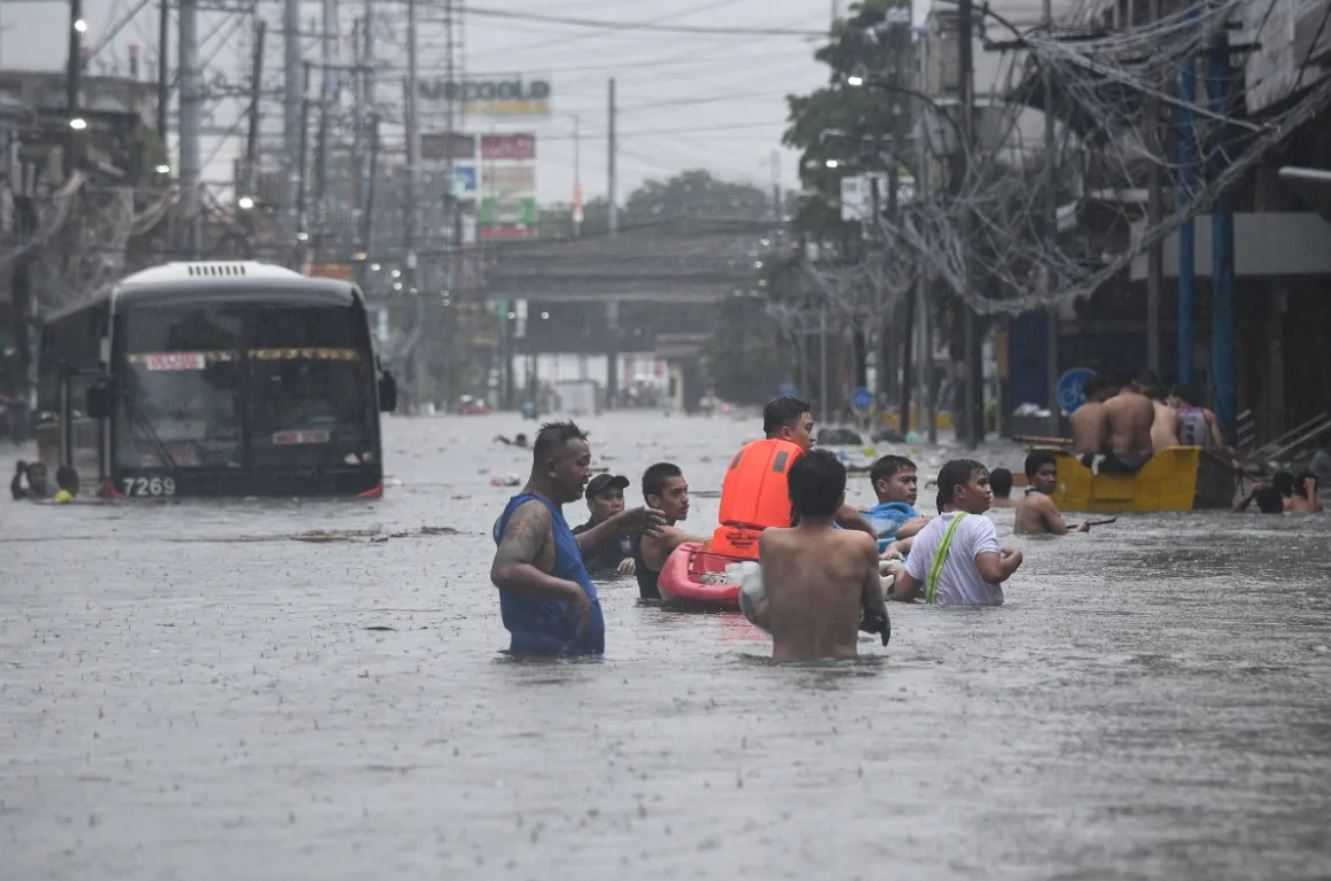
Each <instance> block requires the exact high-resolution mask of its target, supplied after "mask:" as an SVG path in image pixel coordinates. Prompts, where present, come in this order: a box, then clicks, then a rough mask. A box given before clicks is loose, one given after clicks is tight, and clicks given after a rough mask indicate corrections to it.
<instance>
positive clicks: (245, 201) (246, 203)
mask: <svg viewBox="0 0 1331 881" xmlns="http://www.w3.org/2000/svg"><path fill="white" fill-rule="evenodd" d="M236 207H237V208H239V209H240V210H241V211H249V210H250V209H251V208H253V207H254V199H252V198H250V197H249V196H241V197H240V198H239V199H237V200H236Z"/></svg>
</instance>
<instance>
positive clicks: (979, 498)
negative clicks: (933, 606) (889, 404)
mask: <svg viewBox="0 0 1331 881" xmlns="http://www.w3.org/2000/svg"><path fill="white" fill-rule="evenodd" d="M992 500H993V496H992V494H991V491H990V489H989V471H988V469H986V468H985V467H984V466H983V465H981V464H980V463H979V462H976V461H974V460H972V459H954V460H953V461H951V462H948V463H947V464H946V465H944V466H943V470H942V471H940V472H939V473H938V510H939V512H940V514H941V516H939V517H936V518H935V519H933V520H932V521H930V523H929V525H928V526H926V527H924V529H922V530H920V532H919V534H918V535H916V536H915V545H914V547H912V548H911V551H910V557H908V558H907V560H906V565H905V566H904V567H903V568H901V569H898V570H897V571H896V573H895V574H896V580H895V582H894V583H893V585H892V599H894V600H900V601H902V602H911V601H912V600H914V599H915V598H916V597H917V596H922V597H923V598H924V599H925V601H927V602H930V603H937V604H938V605H942V606H998V605H1002V603H1003V586H1002V585H1003V582H1004V581H1006V580H1007V579H1008V578H1010V577H1011V576H1012V573H1013V572H1016V571H1017V567H1018V566H1020V565H1021V551H1019V550H1015V549H1011V548H1002V547H999V544H998V535H997V533H995V532H994V524H993V521H992V520H990V519H989V518H988V517H986V516H984V512H985V511H988V510H989V505H990V503H991V502H992Z"/></svg>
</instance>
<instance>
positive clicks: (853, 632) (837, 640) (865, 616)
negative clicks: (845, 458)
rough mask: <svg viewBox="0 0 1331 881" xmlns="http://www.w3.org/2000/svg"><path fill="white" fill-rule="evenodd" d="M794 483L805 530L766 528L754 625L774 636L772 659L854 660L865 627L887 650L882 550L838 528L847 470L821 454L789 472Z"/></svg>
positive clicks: (793, 494)
mask: <svg viewBox="0 0 1331 881" xmlns="http://www.w3.org/2000/svg"><path fill="white" fill-rule="evenodd" d="M788 483H789V487H790V501H791V502H792V503H793V505H794V507H795V513H796V514H798V515H799V525H798V526H792V527H791V528H789V529H779V528H769V529H764V530H763V533H762V537H761V538H760V539H759V541H758V553H759V563H760V565H761V566H762V573H763V584H764V586H765V588H766V598H765V599H763V600H762V601H761V602H760V603H759V604H758V608H757V610H756V614H755V615H754V620H755V622H756V623H757V624H758V625H759V626H761V627H765V628H768V629H770V630H771V631H772V657H773V658H775V659H777V660H812V659H814V658H853V657H855V656H856V654H857V652H858V650H857V647H856V643H857V642H858V636H857V632H858V631H859V630H865V631H866V632H869V633H879V634H881V635H882V639H883V645H887V640H888V635H889V634H890V632H891V630H890V627H889V625H888V621H887V608H886V606H885V605H884V603H883V588H882V583H881V582H880V581H879V578H878V545H877V544H876V542H875V541H874V539H873V538H872V537H870V536H869V535H867V534H865V533H863V532H860V531H858V530H853V529H838V528H837V527H836V525H835V520H836V514H837V511H838V510H839V509H840V508H841V506H842V505H843V504H845V500H846V469H845V467H844V466H843V465H842V464H841V463H840V462H838V461H837V458H836V456H834V455H833V454H832V453H829V452H826V451H824V450H815V451H813V452H810V453H805V454H804V455H803V456H801V457H800V458H799V460H798V461H797V462H796V463H795V464H794V465H792V466H791V467H790V474H789V476H788Z"/></svg>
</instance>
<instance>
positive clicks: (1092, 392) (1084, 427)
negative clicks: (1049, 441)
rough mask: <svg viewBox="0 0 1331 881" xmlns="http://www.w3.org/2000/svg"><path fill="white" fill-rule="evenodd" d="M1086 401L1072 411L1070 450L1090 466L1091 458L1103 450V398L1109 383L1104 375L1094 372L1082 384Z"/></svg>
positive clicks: (1104, 429)
mask: <svg viewBox="0 0 1331 881" xmlns="http://www.w3.org/2000/svg"><path fill="white" fill-rule="evenodd" d="M1082 393H1083V394H1084V395H1085V396H1086V403H1084V404H1082V405H1081V406H1080V407H1078V408H1077V409H1076V410H1074V411H1073V413H1072V450H1073V453H1074V454H1075V455H1077V456H1081V457H1082V464H1083V465H1085V466H1086V467H1088V468H1089V467H1090V466H1091V460H1092V459H1094V457H1095V456H1097V455H1098V454H1099V453H1101V452H1102V451H1103V450H1104V445H1105V435H1106V433H1107V427H1108V422H1107V421H1106V416H1105V398H1106V397H1107V396H1108V393H1109V385H1108V383H1107V382H1106V381H1105V379H1104V377H1102V376H1100V375H1098V374H1095V375H1092V376H1091V377H1090V378H1089V379H1087V380H1086V384H1085V385H1083V386H1082Z"/></svg>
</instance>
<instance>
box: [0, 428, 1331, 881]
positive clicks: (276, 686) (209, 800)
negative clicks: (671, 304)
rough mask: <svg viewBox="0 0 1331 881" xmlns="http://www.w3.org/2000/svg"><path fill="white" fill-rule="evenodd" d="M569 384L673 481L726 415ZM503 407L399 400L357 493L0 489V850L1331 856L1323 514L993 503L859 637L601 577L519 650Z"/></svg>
mask: <svg viewBox="0 0 1331 881" xmlns="http://www.w3.org/2000/svg"><path fill="white" fill-rule="evenodd" d="M586 423H587V427H589V428H590V429H591V430H592V432H593V434H592V443H593V452H594V455H595V456H596V458H597V460H598V463H599V464H603V465H606V466H608V467H610V468H612V469H613V470H615V471H618V472H623V473H626V474H628V475H629V476H630V477H631V478H633V479H634V480H635V484H636V478H637V475H639V474H640V473H641V471H642V469H643V468H645V467H646V466H647V465H649V464H651V463H652V462H654V461H657V460H660V459H670V460H674V461H677V462H679V463H680V464H681V465H683V466H684V469H685V473H686V475H687V476H688V477H689V479H690V483H691V484H692V486H693V487H695V488H696V489H699V490H707V489H715V488H716V487H717V486H719V481H720V475H721V472H722V469H723V467H724V465H725V462H726V459H727V457H728V455H729V454H730V453H731V452H732V451H733V449H734V448H736V447H737V446H738V445H739V443H741V442H742V441H743V440H744V439H746V438H748V437H751V436H753V435H754V425H755V421H754V420H748V421H739V420H731V419H720V418H718V419H685V418H681V417H678V416H677V417H675V418H670V419H662V418H661V417H660V416H659V415H658V414H647V413H626V414H614V415H611V416H604V417H601V418H596V419H589V420H586ZM520 430H524V426H523V425H521V424H520V423H519V420H517V419H516V418H514V417H512V416H506V415H496V416H491V417H477V418H465V419H458V418H438V419H419V420H413V419H402V418H394V419H391V420H389V421H388V422H387V424H386V432H387V444H386V446H387V450H388V461H389V470H390V472H391V474H392V477H393V481H392V485H391V486H390V487H389V490H388V493H387V495H386V497H385V498H384V499H383V500H382V501H379V502H373V503H352V502H330V501H307V502H304V503H300V502H290V501H278V502H272V501H263V502H260V501H233V502H225V503H216V502H188V501H186V502H181V503H176V504H120V505H108V506H102V505H95V504H88V505H72V506H63V507H56V506H50V505H30V504H26V503H24V504H18V503H9V502H3V503H0V561H3V562H0V878H6V879H8V878H13V879H35V878H61V879H64V878H71V879H73V878H97V879H103V878H122V877H123V878H133V879H159V878H160V879H173V878H181V879H214V878H215V879H233V878H247V879H267V878H274V879H276V878H284V879H285V878H320V879H334V878H336V879H341V878H346V879H353V878H374V877H380V878H381V877H393V876H397V877H441V878H500V879H510V878H512V879H526V878H539V879H546V878H556V877H570V878H616V879H618V878H634V879H658V878H681V879H693V878H727V879H730V878H736V877H747V878H838V879H841V878H846V879H849V878H941V879H952V878H956V879H966V878H1003V879H1007V878H1011V879H1030V878H1060V879H1083V878H1084V879H1120V878H1121V879H1137V878H1143V879H1145V878H1197V879H1215V878H1263V879H1286V878H1288V879H1294V878H1322V877H1327V876H1331V831H1329V830H1331V651H1329V647H1331V623H1329V622H1331V553H1329V552H1328V548H1331V541H1328V537H1329V535H1331V518H1327V517H1325V516H1321V517H1319V516H1316V515H1304V516H1293V515H1290V516H1285V517H1264V516H1261V515H1257V514H1252V515H1231V514H1228V513H1223V512H1215V513H1204V514H1191V515H1172V514H1171V515H1133V516H1125V517H1122V518H1120V519H1119V521H1118V522H1117V523H1116V524H1114V525H1113V526H1110V527H1105V528H1103V529H1097V530H1095V531H1093V532H1092V533H1091V534H1090V535H1089V536H1072V537H1068V538H1064V539H1060V540H1047V539H1046V540H1033V539H1025V540H1015V543H1017V544H1019V545H1020V546H1022V547H1023V548H1024V549H1025V551H1026V562H1025V565H1024V566H1023V567H1022V568H1021V570H1020V571H1019V572H1018V574H1017V575H1016V576H1015V577H1014V578H1013V579H1012V581H1011V582H1009V584H1008V587H1007V596H1008V604H1007V605H1006V606H1004V607H1002V608H997V609H984V610H939V609H931V608H926V607H923V606H910V607H906V606H900V605H893V606H892V607H891V612H892V615H893V625H894V626H893V640H892V644H891V645H890V646H889V647H888V648H887V649H883V648H881V647H880V646H879V645H878V644H877V643H876V642H875V641H874V640H873V639H871V638H869V637H867V636H866V637H865V638H864V639H863V640H862V641H861V650H862V653H863V655H864V657H863V658H862V659H861V660H860V661H858V662H854V663H839V664H804V665H784V666H782V665H774V664H772V663H771V662H770V661H768V660H766V659H765V656H766V654H767V653H768V652H769V648H770V644H769V643H768V641H767V639H766V638H765V637H764V635H763V634H762V633H760V632H759V631H757V630H755V629H754V628H752V627H751V626H750V625H749V624H748V623H747V622H745V621H744V620H743V619H742V618H740V617H739V616H737V615H734V614H681V613H676V612H670V611H667V610H663V609H661V608H659V607H655V606H650V605H643V604H640V603H639V602H638V600H637V598H636V597H637V590H636V587H635V585H634V584H633V583H632V581H631V579H630V580H628V581H618V582H608V583H606V584H605V585H604V587H603V594H602V596H603V605H604V607H605V614H606V619H607V628H608V636H607V643H608V650H607V654H606V656H605V658H604V659H603V660H597V661H562V662H530V661H518V660H514V659H511V658H509V657H507V656H506V655H504V654H502V653H501V651H500V649H502V648H503V647H504V645H505V644H506V640H505V633H504V631H503V629H502V627H501V626H500V622H499V615H498V606H497V602H496V597H495V594H494V590H493V588H492V587H490V585H489V582H488V577H487V573H488V568H489V563H490V558H491V554H492V551H493V544H492V542H491V540H490V538H489V529H490V526H491V524H492V523H493V521H494V518H495V517H496V516H497V515H498V513H499V512H500V510H501V508H502V507H503V503H504V501H505V500H506V499H507V498H508V497H509V496H510V495H511V494H512V493H513V492H514V490H513V489H511V488H496V487H493V486H491V485H490V481H491V478H492V477H494V476H496V475H499V476H502V475H505V474H508V473H513V474H525V472H526V469H527V467H528V455H529V454H528V453H526V452H525V451H521V450H515V449H508V448H504V447H501V446H498V445H495V444H493V443H492V442H491V441H490V438H492V437H493V436H494V435H495V434H496V433H499V432H501V431H502V432H504V433H506V434H508V435H510V436H511V435H512V434H513V433H515V432H516V431H520ZM526 430H527V431H528V433H530V430H531V424H530V423H527V425H526ZM887 449H888V448H887V447H885V446H880V447H879V450H878V452H885V451H886V450H887ZM895 449H900V448H895ZM17 452H19V451H14V450H12V449H8V448H5V449H0V453H11V454H15V455H16V454H17ZM851 452H852V453H853V454H854V455H855V457H856V458H863V451H860V450H853V451H851ZM943 455H945V453H944V452H942V451H938V450H926V451H922V452H921V453H920V455H919V459H920V460H921V462H922V464H924V465H925V470H928V469H929V468H930V467H931V466H930V464H929V463H931V462H932V463H933V464H932V467H933V468H935V469H936V465H937V462H938V461H940V460H941V458H942V456H943ZM981 458H984V459H986V461H989V462H991V464H1006V465H1008V466H1009V467H1012V466H1017V465H1019V460H1020V451H1019V450H1017V449H1016V448H1015V447H1004V446H996V447H992V448H988V449H986V450H985V451H984V452H983V454H982V456H981ZM852 490H853V493H854V495H855V498H857V499H858V500H860V501H864V502H867V501H869V495H870V493H869V489H868V482H867V478H865V477H863V476H860V477H855V478H852ZM630 494H631V496H635V497H636V495H637V492H636V490H635V489H631V490H630ZM931 497H932V492H931V491H926V492H924V493H922V498H925V499H929V498H931ZM716 507H717V499H716V498H715V497H714V496H710V495H705V496H704V497H700V498H696V499H695V501H694V506H693V513H692V515H691V517H690V524H691V525H696V526H699V527H704V526H705V527H706V528H710V526H711V524H712V523H714V518H715V514H716ZM922 507H925V508H930V507H931V505H924V506H922ZM566 510H567V514H568V516H569V520H570V522H572V523H577V522H579V521H580V519H581V518H582V515H583V509H582V507H581V506H580V505H570V506H568V508H567V509H566ZM993 516H994V518H995V520H996V521H997V523H998V526H999V533H1000V536H1003V537H1005V538H1006V537H1007V536H1009V535H1010V532H1011V512H1010V511H999V512H995V513H994V514H993Z"/></svg>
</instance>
